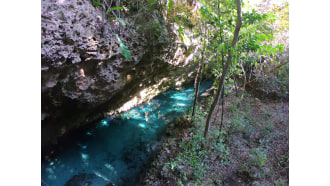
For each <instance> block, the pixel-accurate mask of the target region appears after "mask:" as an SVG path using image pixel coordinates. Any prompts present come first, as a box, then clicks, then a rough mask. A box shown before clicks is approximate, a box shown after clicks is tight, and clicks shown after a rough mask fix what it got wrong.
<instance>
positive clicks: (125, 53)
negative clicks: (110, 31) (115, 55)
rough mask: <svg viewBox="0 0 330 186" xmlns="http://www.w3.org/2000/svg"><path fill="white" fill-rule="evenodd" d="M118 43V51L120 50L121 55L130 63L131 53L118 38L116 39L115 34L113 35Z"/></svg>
mask: <svg viewBox="0 0 330 186" xmlns="http://www.w3.org/2000/svg"><path fill="white" fill-rule="evenodd" d="M115 36H116V38H117V40H118V42H119V46H120V49H121V53H122V54H123V56H124V57H125V58H126V59H127V60H128V61H131V60H132V57H131V52H130V50H129V49H128V47H127V46H126V45H125V44H124V43H123V42H122V41H121V40H120V38H119V37H118V35H117V34H115Z"/></svg>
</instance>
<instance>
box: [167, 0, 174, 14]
mask: <svg viewBox="0 0 330 186" xmlns="http://www.w3.org/2000/svg"><path fill="white" fill-rule="evenodd" d="M172 7H173V1H172V0H170V2H169V3H168V9H167V14H170V12H171V9H172Z"/></svg>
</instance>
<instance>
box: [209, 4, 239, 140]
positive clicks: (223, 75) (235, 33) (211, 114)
mask: <svg viewBox="0 0 330 186" xmlns="http://www.w3.org/2000/svg"><path fill="white" fill-rule="evenodd" d="M236 6H237V23H236V27H235V32H234V38H233V41H232V43H231V46H232V47H233V48H235V47H236V44H237V40H238V34H239V31H240V29H241V26H242V10H241V0H236ZM231 57H232V53H231V50H229V55H228V58H227V63H226V65H225V67H224V69H223V73H222V76H221V78H220V80H219V89H218V91H217V94H216V96H215V99H214V101H213V103H212V105H211V108H210V111H209V114H208V116H207V121H206V125H205V130H204V137H205V138H207V134H208V131H209V128H210V123H211V118H212V116H213V113H214V108H215V106H216V105H217V103H218V102H219V100H220V97H221V93H222V89H223V85H224V82H225V79H226V76H227V73H228V69H229V67H230V65H231V62H232V61H231Z"/></svg>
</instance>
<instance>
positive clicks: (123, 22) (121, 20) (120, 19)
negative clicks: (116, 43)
mask: <svg viewBox="0 0 330 186" xmlns="http://www.w3.org/2000/svg"><path fill="white" fill-rule="evenodd" d="M116 19H117V20H118V21H119V22H120V23H121V24H122V25H123V26H126V23H125V21H124V20H123V19H122V18H120V17H117V18H116Z"/></svg>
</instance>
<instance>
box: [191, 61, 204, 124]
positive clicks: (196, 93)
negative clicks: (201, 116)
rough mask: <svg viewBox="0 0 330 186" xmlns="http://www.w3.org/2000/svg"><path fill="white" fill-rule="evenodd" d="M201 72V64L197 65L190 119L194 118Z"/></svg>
mask: <svg viewBox="0 0 330 186" xmlns="http://www.w3.org/2000/svg"><path fill="white" fill-rule="evenodd" d="M201 71H202V69H201V63H199V66H198V69H197V74H196V78H195V91H194V105H193V111H192V114H191V117H192V119H194V117H195V111H196V103H197V97H198V92H199V79H200V75H201V73H200V72H201Z"/></svg>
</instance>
